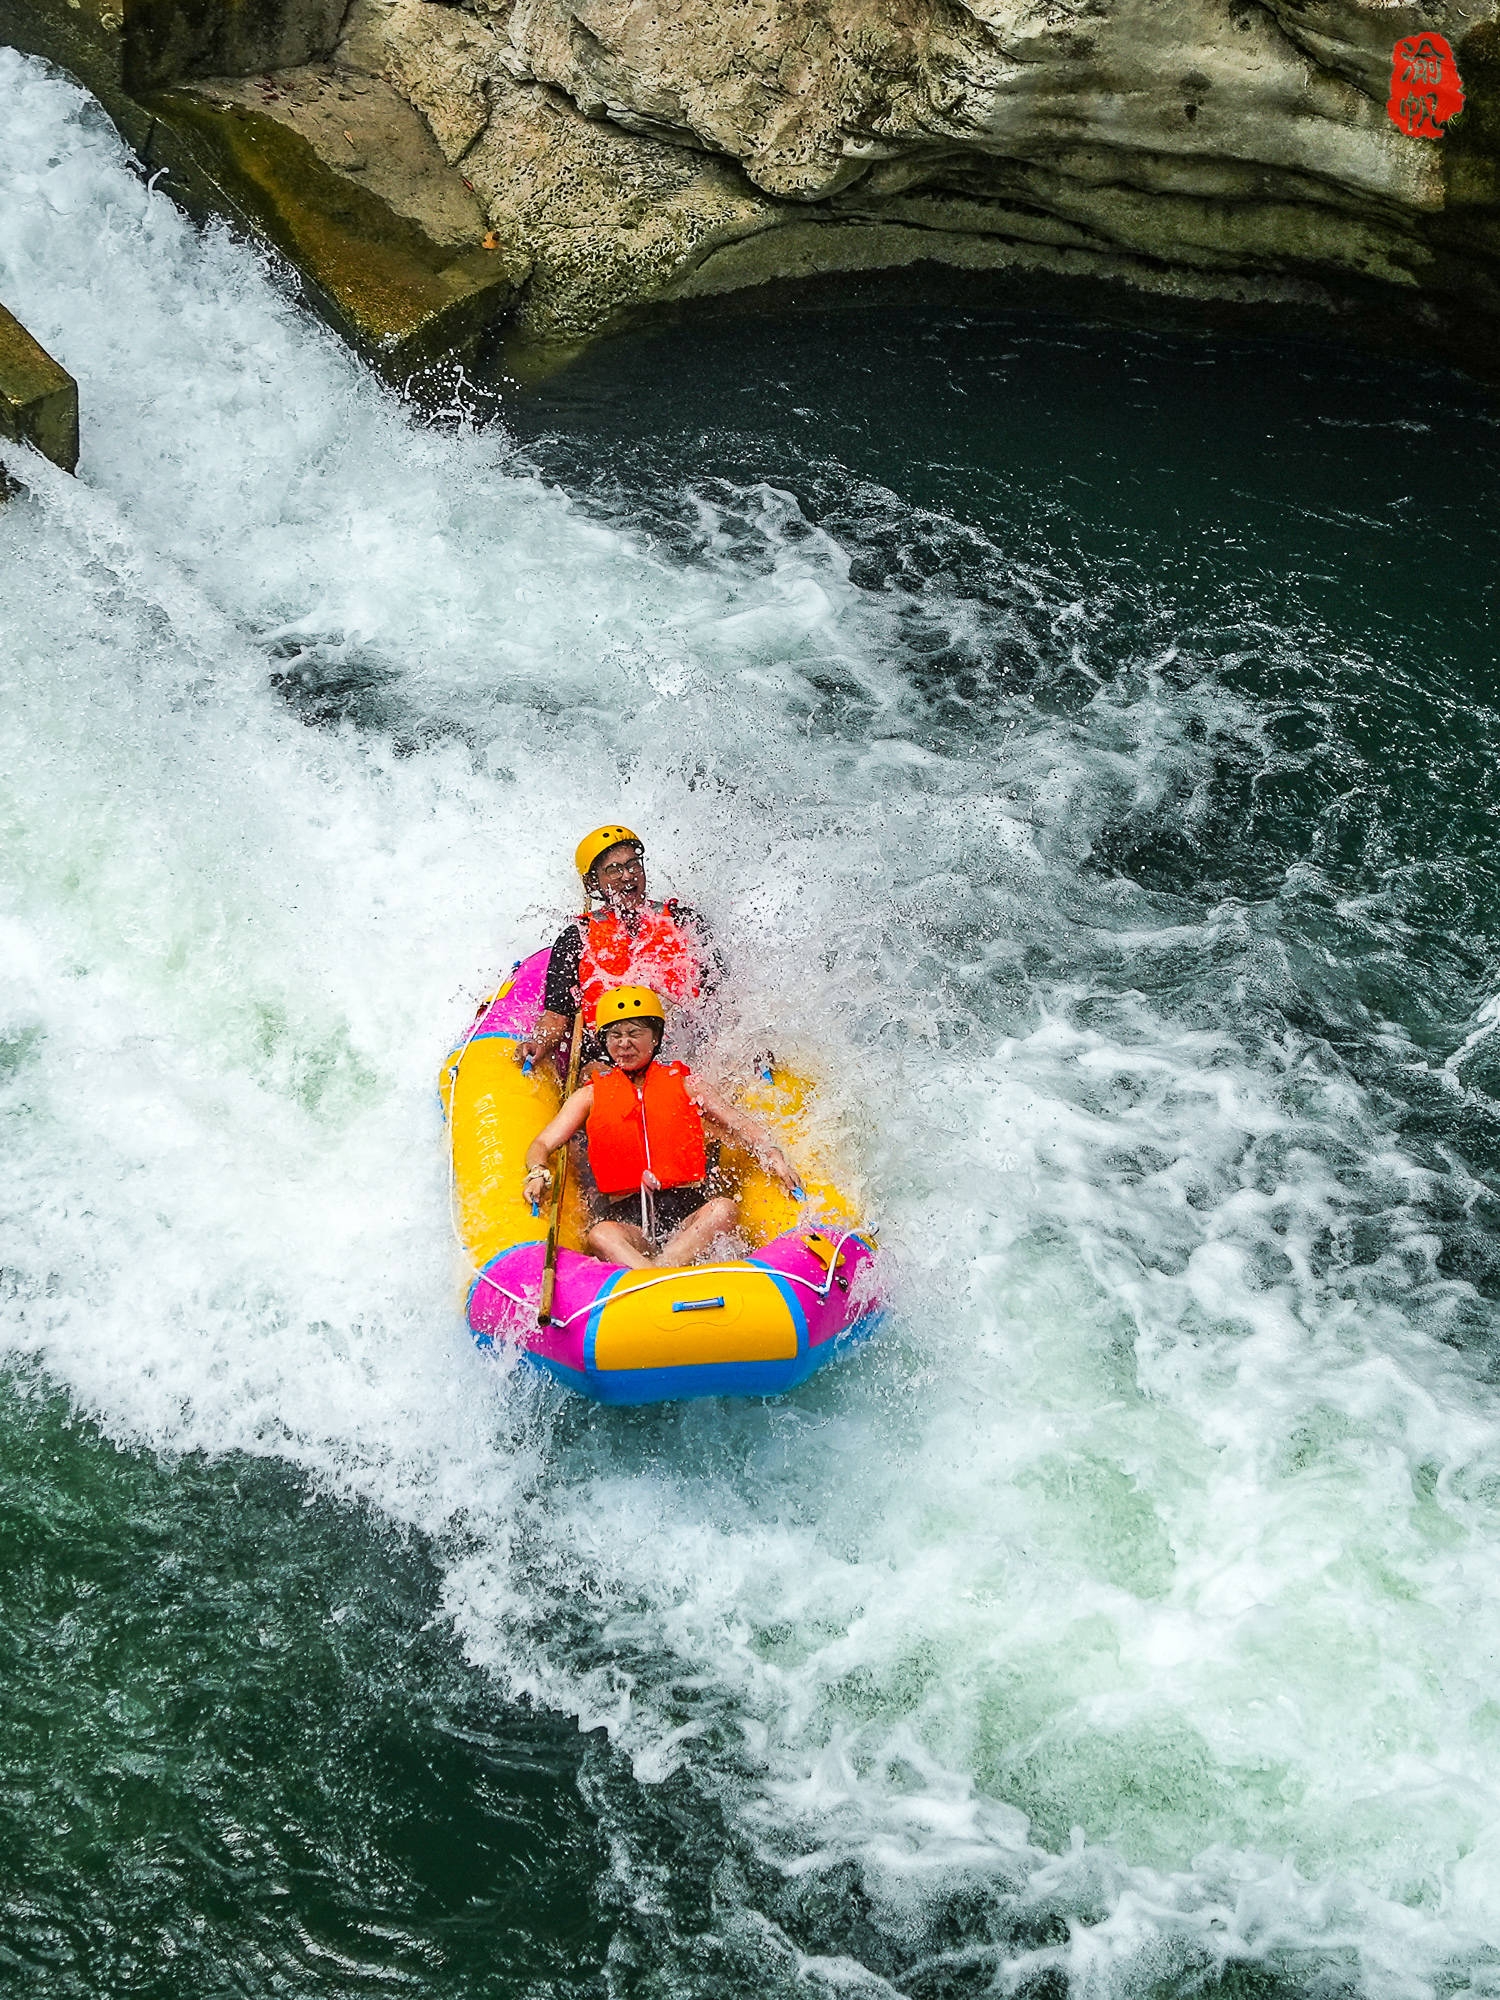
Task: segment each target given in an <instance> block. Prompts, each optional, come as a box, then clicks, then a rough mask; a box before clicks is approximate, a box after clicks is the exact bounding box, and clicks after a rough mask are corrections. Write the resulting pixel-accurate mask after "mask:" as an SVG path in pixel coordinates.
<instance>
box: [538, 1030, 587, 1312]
mask: <svg viewBox="0 0 1500 2000" xmlns="http://www.w3.org/2000/svg"><path fill="white" fill-rule="evenodd" d="M582 1053H583V1007H582V1004H580V1005H579V1008H578V1011H577V1012H576V1013H575V1014H574V1016H573V1046H572V1049H571V1050H570V1051H569V1054H568V1087H567V1089H566V1090H565V1091H564V1092H563V1103H564V1104H566V1103H567V1101H568V1099H569V1098H570V1097H571V1096H572V1095H573V1092H574V1091H575V1090H576V1089H577V1088H578V1058H579V1057H580V1056H581V1055H582ZM567 1184H568V1149H567V1147H566V1146H561V1147H559V1148H558V1156H557V1178H556V1179H555V1180H554V1181H553V1183H552V1215H551V1218H550V1220H549V1221H548V1223H547V1255H546V1258H545V1259H544V1261H543V1263H542V1300H541V1304H540V1305H539V1306H538V1307H537V1314H536V1323H537V1325H538V1326H551V1324H552V1293H553V1289H554V1288H555V1286H556V1284H557V1235H558V1230H559V1229H560V1228H561V1226H562V1205H563V1190H564V1189H565V1188H566V1187H567Z"/></svg>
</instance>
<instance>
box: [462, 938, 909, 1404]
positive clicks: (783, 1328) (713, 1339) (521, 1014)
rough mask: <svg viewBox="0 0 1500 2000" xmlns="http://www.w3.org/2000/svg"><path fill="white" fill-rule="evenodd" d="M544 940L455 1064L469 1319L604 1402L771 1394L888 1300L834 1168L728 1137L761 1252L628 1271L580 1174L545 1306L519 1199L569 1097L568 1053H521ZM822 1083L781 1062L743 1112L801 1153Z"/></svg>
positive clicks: (858, 1333)
mask: <svg viewBox="0 0 1500 2000" xmlns="http://www.w3.org/2000/svg"><path fill="white" fill-rule="evenodd" d="M546 969H547V953H546V952H545V951H541V952H537V953H536V954H535V955H534V956H533V957H531V958H528V959H526V960H524V961H523V962H522V963H520V964H519V965H517V967H516V968H515V971H514V973H513V974H512V976H511V977H510V978H509V979H508V980H507V981H506V983H505V985H504V986H502V987H501V989H500V991H499V992H498V993H497V994H496V995H495V997H494V998H493V1000H491V1001H490V1003H489V1004H488V1006H487V1007H486V1008H485V1009H484V1010H483V1011H482V1012H481V1014H480V1015H479V1017H478V1019H477V1020H476V1021H475V1023H474V1025H473V1027H472V1028H471V1029H470V1031H469V1033H468V1034H467V1035H466V1036H465V1038H464V1040H463V1041H462V1042H461V1043H460V1044H459V1046H458V1047H457V1048H456V1049H455V1050H454V1051H453V1052H452V1054H451V1055H450V1056H449V1057H448V1060H447V1061H446V1062H445V1063H444V1065H443V1074H442V1096H443V1109H444V1112H445V1113H446V1115H447V1119H448V1129H449V1138H450V1144H451V1159H452V1175H453V1204H454V1226H455V1228H456V1230H457V1233H458V1237H459V1241H460V1242H461V1243H462V1245H463V1247H464V1249H465V1251H466V1252H467V1255H468V1258H469V1261H470V1264H471V1267H472V1269H473V1274H474V1275H473V1282H472V1283H471V1285H470V1287H469V1298H468V1320H469V1326H470V1329H471V1330H472V1332H473V1335H474V1338H475V1340H476V1341H477V1342H478V1343H479V1345H480V1346H481V1347H490V1346H493V1345H495V1344H497V1343H501V1342H505V1343H510V1344H513V1345H515V1346H517V1347H518V1348H519V1349H520V1351H521V1353H522V1354H523V1355H524V1356H525V1358H526V1359H527V1360H528V1361H530V1362H532V1363H533V1364H534V1365H535V1366H537V1367H538V1368H541V1369H544V1370H545V1371H546V1372H547V1373H548V1374H549V1375H552V1376H554V1377H555V1378H556V1379H557V1380H558V1381H559V1382H564V1383H566V1384H567V1386H568V1387H569V1388H570V1389H577V1390H580V1391H581V1392H582V1393H583V1394H584V1395H586V1396H592V1397H593V1398H595V1400H596V1401H598V1402H601V1403H654V1402H665V1401H670V1400H673V1399H676V1398H680V1397H688V1396H774V1395H777V1394H779V1393H780V1392H781V1391H782V1390H784V1389H791V1388H795V1387H796V1385H797V1384H798V1383H799V1382H802V1381H805V1380H806V1378H807V1377H808V1376H809V1375H811V1374H812V1373H813V1371H814V1370H815V1369H817V1368H821V1367H822V1365H823V1363H824V1362H825V1361H829V1360H831V1359H832V1358H833V1357H834V1356H835V1355H837V1354H840V1353H842V1352H844V1351H845V1350H846V1349H847V1348H848V1347H849V1346H850V1345H852V1344H853V1343H854V1342H855V1341H857V1340H859V1339H860V1338H861V1337H863V1336H864V1335H866V1334H868V1333H869V1332H870V1331H871V1330H872V1329H873V1327H874V1326H875V1323H876V1321H877V1320H878V1319H879V1317H880V1313H881V1308H880V1302H879V1296H878V1291H877V1285H876V1275H875V1262H874V1246H873V1242H872V1240H871V1238H870V1236H869V1234H868V1232H865V1233H861V1231H860V1230H859V1228H858V1227H857V1225H856V1221H855V1218H854V1217H853V1216H852V1215H851V1214H850V1212H849V1210H848V1207H847V1204H846V1203H845V1202H844V1200H843V1198H842V1197H841V1196H840V1195H839V1193H838V1191H837V1189H836V1188H834V1187H833V1186H832V1185H831V1184H830V1183H828V1182H823V1181H819V1180H818V1179H817V1178H816V1177H815V1176H813V1175H812V1174H810V1173H809V1174H808V1177H807V1180H806V1194H807V1199H806V1202H805V1203H800V1204H799V1203H798V1202H795V1201H793V1200H792V1199H791V1197H790V1196H788V1195H787V1194H785V1193H784V1192H783V1191H782V1190H781V1189H780V1188H779V1187H778V1186H777V1185H776V1183H775V1182H774V1181H773V1180H771V1178H770V1177H769V1175H767V1174H766V1173H765V1171H764V1170H763V1169H762V1168H761V1167H760V1166H759V1164H758V1163H757V1162H756V1161H754V1160H752V1159H750V1158H749V1157H748V1156H746V1155H744V1154H740V1153H737V1152H734V1151H731V1149H729V1148H727V1147H726V1148H725V1149H724V1152H723V1153H722V1155H721V1158H720V1172H721V1175H723V1177H724V1178H725V1179H726V1181H727V1182H728V1183H729V1185H730V1186H731V1187H732V1188H733V1189H734V1191H735V1192H737V1193H738V1195H739V1199H740V1227H741V1230H742V1232H743V1234H744V1235H745V1236H746V1237H747V1238H748V1240H749V1242H750V1243H751V1244H752V1245H753V1246H754V1248H753V1250H752V1253H751V1255H750V1256H748V1257H745V1258H740V1259H735V1260H733V1261H729V1262H725V1263H714V1264H695V1265H692V1266H690V1267H688V1268H686V1269H683V1270H656V1269H651V1270H644V1271H633V1270H627V1269H626V1268H625V1267H624V1266H622V1265H619V1264H606V1263H604V1262H602V1261H601V1260H600V1259H599V1258H597V1257H591V1256H588V1255H586V1254H584V1252H583V1230H584V1227H585V1216H584V1212H583V1207H582V1203H581V1200H580V1197H579V1193H578V1188H577V1178H578V1177H577V1175H576V1174H575V1173H570V1174H569V1177H568V1190H567V1194H566V1196H565V1199H564V1204H563V1217H562V1228H561V1232H560V1238H559V1241H560V1246H561V1247H560V1248H559V1251H558V1259H557V1283H556V1288H555V1291H554V1295H553V1302H552V1321H551V1324H549V1325H546V1326H542V1325H540V1324H539V1323H538V1317H537V1309H538V1301H539V1297H540V1293H541V1281H542V1263H543V1256H544V1245H545V1238H546V1230H547V1216H546V1212H545V1210H544V1211H543V1213H542V1214H541V1215H540V1216H537V1215H534V1214H533V1213H532V1210H531V1206H530V1204H529V1203H527V1202H525V1201H523V1200H522V1198H521V1179H522V1173H523V1156H524V1154H525V1151H526V1148H527V1146H528V1145H529V1143H530V1142H531V1140H532V1139H534V1138H535V1137H536V1135H537V1133H538V1132H539V1131H540V1130H541V1128H542V1127H543V1126H544V1125H545V1124H546V1123H547V1122H548V1120H549V1119H550V1118H551V1117H552V1116H553V1115H554V1113H555V1112H556V1111H557V1109H558V1106H559V1104H560V1102H561V1098H562V1079H561V1078H560V1077H559V1075H558V1073H557V1070H556V1068H555V1066H554V1065H553V1064H552V1063H550V1062H546V1063H541V1064H538V1065H537V1067H536V1068H535V1069H534V1070H532V1071H526V1070H523V1069H522V1067H521V1065H520V1064H519V1063H518V1062H517V1061H516V1057H515V1045H516V1043H517V1042H518V1041H519V1040H521V1039H522V1038H524V1037H525V1036H526V1035H529V1034H530V1033H531V1031H532V1029H533V1028H534V1027H535V1025H536V1021H537V1017H538V1015H539V1014H540V1012H541V1007H542V984H543V980H544V978H545V975H546ZM807 1097H808V1089H807V1086H806V1085H805V1084H803V1083H802V1082H801V1081H800V1079H798V1078H797V1077H795V1076H792V1075H791V1074H789V1073H788V1072H784V1071H780V1070H776V1071H773V1072H772V1073H771V1074H770V1075H769V1076H767V1077H766V1078H764V1079H762V1080H760V1081H759V1082H758V1083H757V1084H756V1086H755V1089H754V1091H753V1092H745V1093H741V1094H740V1102H741V1103H742V1104H743V1106H744V1108H745V1110H746V1111H748V1112H749V1113H750V1115H751V1116H752V1117H754V1118H756V1119H758V1120H759V1121H760V1122H761V1123H762V1124H763V1125H765V1126H767V1127H768V1128H769V1129H770V1130H772V1131H774V1132H775V1133H776V1136H777V1138H778V1140H780V1141H781V1142H782V1143H784V1144H785V1145H786V1147H787V1149H788V1151H789V1152H790V1153H791V1154H792V1157H793V1158H794V1159H795V1160H797V1162H798V1165H799V1166H801V1167H803V1168H804V1169H807V1168H809V1167H810V1166H811V1164H812V1163H811V1161H810V1160H809V1159H808V1158H807V1157H806V1152H807V1148H806V1145H805V1143H804V1140H803V1134H802V1131H801V1117H802V1113H803V1111H804V1109H805V1105H806V1102H807Z"/></svg>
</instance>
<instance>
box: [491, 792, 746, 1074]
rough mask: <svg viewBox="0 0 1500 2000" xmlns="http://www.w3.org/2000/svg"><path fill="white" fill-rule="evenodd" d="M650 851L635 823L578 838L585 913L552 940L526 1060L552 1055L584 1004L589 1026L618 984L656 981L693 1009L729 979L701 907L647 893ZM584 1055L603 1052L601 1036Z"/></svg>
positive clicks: (520, 1053)
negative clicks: (657, 899)
mask: <svg viewBox="0 0 1500 2000" xmlns="http://www.w3.org/2000/svg"><path fill="white" fill-rule="evenodd" d="M645 852H646V850H645V845H644V843H643V842H642V840H641V838H640V835H639V834H636V833H632V832H631V830H630V828H629V827H628V826H597V827H595V828H594V830H593V832H592V833H588V834H585V835H584V837H583V839H582V840H581V841H580V842H579V843H578V852H577V854H576V855H575V857H574V859H575V861H576V863H577V867H578V873H579V875H580V876H581V877H582V878H583V893H584V910H583V914H582V915H581V916H579V917H577V918H576V919H575V920H574V921H573V922H572V923H570V924H569V925H568V927H567V929H566V930H565V931H563V932H562V933H561V934H560V936H559V937H558V938H557V940H556V941H555V943H554V944H553V946H552V955H551V957H550V959H549V960H548V964H547V982H546V988H545V991H544V993H543V999H542V1014H541V1017H540V1019H539V1020H538V1021H537V1024H536V1027H535V1029H534V1030H533V1032H532V1033H531V1034H530V1035H529V1036H527V1038H526V1039H525V1040H524V1041H523V1042H520V1043H519V1044H518V1045H517V1049H516V1060H517V1061H518V1062H522V1063H537V1062H540V1061H541V1060H542V1058H543V1057H544V1056H550V1055H551V1054H552V1053H553V1052H554V1051H555V1050H556V1049H557V1048H558V1047H559V1046H560V1045H561V1044H562V1043H563V1042H565V1041H566V1039H567V1038H568V1037H569V1036H570V1035H571V1034H572V1032H573V1019H574V1016H575V1014H576V1013H577V1010H578V1007H579V1005H580V1003H581V1004H582V1007H583V1018H584V1022H585V1024H586V1025H587V1024H588V1023H591V1022H592V1021H593V1020H594V1017H595V1015H596V1014H597V1012H598V1008H599V1002H600V1001H601V1000H602V999H603V997H604V995H605V994H606V993H607V992H608V991H609V990H610V989H611V988H612V987H617V986H621V985H624V984H627V983H634V984H636V985H640V986H646V987H650V988H651V989H652V990H653V991H654V992H656V993H659V994H661V995H662V997H663V998H664V999H666V1000H668V1001H670V1002H671V1003H672V1004H673V1006H674V1007H686V1008H687V1009H689V1011H690V1012H691V1010H692V1009H693V1007H694V1004H695V1003H700V1002H702V1001H704V1000H706V999H708V998H709V997H710V996H711V995H712V994H713V993H714V991H715V990H716V988H717V987H718V985H719V983H720V981H721V980H722V979H723V976H724V961H723V958H722V956H721V955H720V952H719V947H718V945H717V944H716V943H715V942H714V939H713V935H712V933H711V932H710V930H709V928H708V926H707V924H705V922H704V921H703V919H702V917H700V916H699V914H698V913H697V911H696V910H690V909H689V908H688V907H687V905H686V904H684V903H678V902H675V901H671V900H668V901H667V902H665V903H653V902H652V901H651V900H650V899H649V897H648V896H647V894H646V862H645ZM584 1053H585V1055H586V1056H596V1055H597V1054H598V1053H599V1049H598V1045H597V1041H596V1040H595V1038H593V1037H591V1038H590V1046H589V1047H587V1048H586V1049H585V1052H584Z"/></svg>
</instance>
